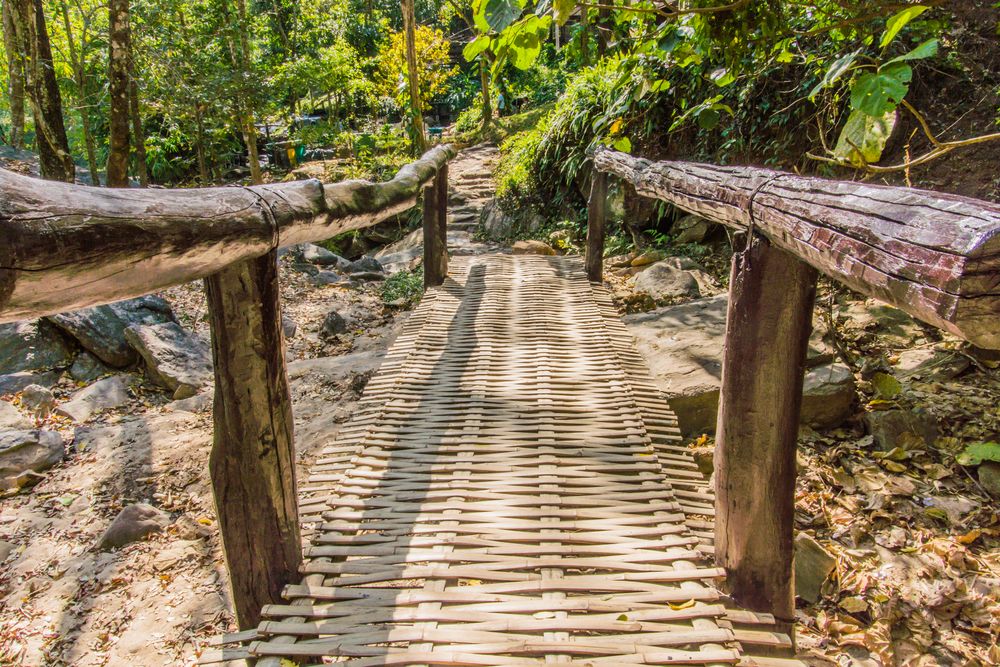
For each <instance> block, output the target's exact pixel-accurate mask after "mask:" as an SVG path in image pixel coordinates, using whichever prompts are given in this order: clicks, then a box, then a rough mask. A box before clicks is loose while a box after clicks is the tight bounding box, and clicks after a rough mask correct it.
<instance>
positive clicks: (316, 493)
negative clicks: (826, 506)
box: [0, 147, 1000, 667]
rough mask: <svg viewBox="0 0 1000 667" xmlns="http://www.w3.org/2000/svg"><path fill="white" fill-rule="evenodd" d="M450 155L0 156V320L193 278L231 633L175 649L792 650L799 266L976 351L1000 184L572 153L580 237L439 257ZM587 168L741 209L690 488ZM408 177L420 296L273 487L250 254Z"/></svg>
mask: <svg viewBox="0 0 1000 667" xmlns="http://www.w3.org/2000/svg"><path fill="white" fill-rule="evenodd" d="M453 154H454V151H453V150H452V149H451V148H450V147H438V148H436V149H434V150H433V151H431V152H430V153H428V154H427V155H425V156H424V157H422V158H421V159H420V160H418V161H417V162H415V163H414V164H412V165H409V166H408V167H405V168H404V169H403V170H402V171H401V172H400V173H399V174H398V175H397V177H396V178H395V179H393V180H392V181H389V182H388V183H384V184H372V183H366V182H359V181H351V182H346V183H340V184H333V185H324V184H321V183H319V182H316V181H304V182H298V183H288V184H280V185H272V186H255V187H251V188H217V189H207V190H195V191H176V192H175V191H121V190H119V191H113V190H98V189H93V188H84V187H76V186H71V185H66V184H56V183H45V182H41V181H36V180H33V179H30V178H26V177H22V176H18V175H15V174H10V173H7V172H0V188H2V189H3V191H4V194H5V199H4V201H3V202H2V203H0V240H2V241H3V242H2V243H0V321H12V320H16V319H20V318H24V317H29V316H38V315H43V314H48V313H53V312H60V311H65V310H70V309H73V308H79V307H84V306H88V305H94V304H97V303H105V302H110V301H114V300H117V299H123V298H128V297H133V296H138V295H141V294H145V293H149V292H152V291H155V290H158V289H162V288H164V287H166V286H169V285H173V284H178V283H181V282H185V281H189V280H192V279H196V278H205V279H206V287H207V293H208V300H209V307H210V317H211V324H212V338H213V341H212V343H213V354H214V358H215V373H216V394H215V396H216V399H215V400H216V404H215V411H214V419H215V440H214V445H213V450H212V454H211V458H210V461H209V466H210V471H211V476H212V482H213V487H214V490H215V494H216V504H217V507H218V512H219V523H220V529H221V532H222V538H223V545H224V549H225V553H226V559H227V563H228V566H229V571H230V577H231V581H232V586H233V599H234V604H235V607H236V613H237V618H238V620H239V622H240V626H241V628H242V630H241V632H239V633H234V634H230V635H226V636H223V637H221V638H219V640H218V642H217V644H216V646H214V647H213V648H211V649H209V650H207V651H205V652H204V654H203V655H202V656H201V660H202V662H203V663H205V664H210V663H213V662H216V663H217V662H223V661H228V660H241V659H245V660H247V661H249V662H252V663H255V664H257V665H261V666H267V667H278V666H279V665H283V664H284V665H287V664H288V663H287V662H285V661H286V660H292V661H293V664H330V663H331V662H334V663H336V664H344V665H354V666H357V667H362V666H369V665H408V666H410V667H416V666H419V665H541V664H549V663H560V664H563V663H565V664H575V665H593V666H595V667H596V666H597V665H608V666H616V667H631V666H633V665H668V664H697V665H725V664H741V665H763V666H768V665H770V666H773V667H783V666H791V665H796V664H799V663H798V662H797V661H796V660H795V659H794V640H793V636H792V632H791V628H792V620H793V613H794V599H793V593H792V591H793V587H792V576H791V565H792V536H793V525H792V518H793V513H794V479H795V446H796V444H795V443H796V433H797V424H798V412H799V405H800V400H801V389H802V377H803V367H804V361H805V354H806V342H807V339H808V335H809V331H810V328H811V316H812V307H813V299H814V295H815V283H816V279H817V275H818V271H822V272H824V273H825V274H827V275H828V276H830V277H832V278H833V279H836V280H839V281H841V282H843V283H845V284H847V285H849V286H850V287H852V288H854V289H857V290H860V291H862V292H865V293H867V294H869V295H872V296H875V297H876V298H879V299H882V300H884V301H887V302H888V303H891V304H893V305H895V306H897V307H899V308H902V309H903V310H905V311H907V312H909V313H910V314H912V315H914V316H915V317H918V318H920V319H922V320H924V321H925V322H928V323H930V324H933V325H935V326H938V327H941V328H943V329H946V330H948V331H951V332H953V333H955V334H957V335H959V336H962V337H964V338H966V339H967V340H970V341H972V342H973V343H975V344H977V345H980V346H982V347H988V348H993V349H996V348H1000V329H998V328H997V327H996V326H995V324H996V322H997V321H998V320H997V317H998V315H1000V271H998V268H1000V206H997V205H995V204H991V203H987V202H981V201H976V200H972V199H966V198H961V197H955V196H951V195H943V194H939V193H933V192H926V191H919V190H911V189H902V188H889V187H880V186H872V185H864V184H857V183H846V182H837V181H828V180H822V179H817V178H809V177H802V176H797V175H793V174H785V173H781V172H773V171H768V170H762V169H755V168H748V167H714V166H710V165H693V164H689V163H668V162H664V163H649V162H647V161H644V160H640V159H637V158H633V157H630V156H628V155H624V154H621V153H616V152H613V151H601V152H599V153H598V154H597V155H595V157H594V165H595V170H594V173H593V175H592V178H591V181H592V191H591V202H590V212H589V230H588V248H587V254H586V258H585V261H581V259H579V258H573V257H539V256H511V255H502V254H494V255H484V256H479V257H463V258H457V259H455V260H453V261H451V262H449V260H448V254H447V247H446V238H447V237H446V234H445V230H446V225H447V199H448V188H447V162H448V160H449V159H450V158H451V157H452V156H453ZM609 174H610V175H613V176H615V177H617V178H620V179H622V180H623V181H624V182H627V183H629V184H631V185H632V186H633V187H635V188H636V191H637V192H638V193H639V194H641V195H645V196H650V197H656V198H659V199H662V200H664V201H669V202H671V203H673V204H675V205H677V206H679V207H681V208H684V209H686V210H689V211H693V212H696V213H698V214H700V215H703V216H705V217H707V218H709V219H710V220H714V221H716V222H720V223H722V224H726V225H728V226H730V227H732V228H733V229H735V230H737V231H739V232H741V233H742V237H743V240H742V244H743V246H744V247H743V249H742V250H741V251H740V252H737V254H736V255H734V260H733V274H732V277H731V283H730V304H729V313H728V321H727V342H726V349H725V354H724V361H723V377H722V379H723V386H722V393H721V402H720V414H719V424H718V436H717V452H716V476H715V489H712V488H710V487H709V485H708V484H707V482H706V480H705V479H704V478H703V477H702V476H701V474H700V472H699V471H698V469H697V466H696V465H695V464H694V462H693V461H692V459H691V456H690V453H689V451H688V449H687V448H686V447H684V446H683V445H682V444H681V441H680V437H679V431H678V429H677V427H676V420H675V418H674V416H673V414H672V413H671V411H670V409H669V406H668V405H667V402H666V401H665V399H664V397H663V395H662V394H661V393H660V392H659V390H658V389H657V388H656V386H655V385H654V383H653V382H652V380H651V378H650V376H649V373H648V370H647V369H646V367H645V365H644V362H643V360H642V359H641V358H640V357H639V355H638V353H637V352H636V351H635V349H634V347H633V345H632V341H631V338H630V336H629V335H628V334H627V332H626V330H625V328H624V326H623V325H622V323H621V321H620V320H619V317H618V313H617V311H616V310H615V308H614V306H613V304H612V302H611V299H610V295H609V293H608V292H607V291H606V290H605V288H604V287H603V286H602V284H601V277H602V255H603V243H604V224H605V217H606V213H605V201H606V193H607V187H608V180H609ZM418 202H422V206H423V212H424V253H425V254H424V266H425V286H426V288H427V291H426V294H425V297H424V299H423V300H422V302H421V304H420V306H419V307H418V308H417V309H416V311H415V312H414V313H413V315H412V316H411V317H410V319H409V320H408V321H407V324H406V326H405V329H404V331H403V333H402V334H401V335H400V336H399V338H398V339H397V340H396V342H395V344H394V345H393V347H392V348H391V349H390V351H389V352H388V354H387V356H386V358H385V360H384V361H383V364H382V367H381V369H380V370H379V372H378V373H377V375H376V376H375V377H374V378H373V379H372V380H371V381H370V382H369V384H368V387H367V389H366V390H365V393H364V396H363V398H362V401H361V404H360V407H359V409H358V410H357V411H356V413H355V414H354V416H353V418H352V420H351V421H350V422H349V424H348V425H347V426H346V427H345V428H344V429H343V430H342V431H341V433H340V435H339V436H338V439H337V440H336V441H334V442H332V443H331V444H330V445H329V446H328V447H327V449H326V450H325V451H324V452H323V455H322V457H321V458H320V460H319V461H318V462H317V464H316V466H315V468H314V470H313V471H312V473H311V476H310V477H309V479H307V480H305V481H304V483H303V484H302V485H301V486H299V485H297V484H296V479H295V470H294V443H293V440H292V430H291V423H292V419H291V404H290V399H289V393H288V386H287V380H286V377H285V368H284V354H283V340H282V337H281V327H280V304H279V302H278V290H277V269H276V250H277V248H279V247H281V246H286V245H291V244H294V243H300V242H303V241H318V240H322V239H325V238H329V237H330V236H332V235H334V234H336V233H340V232H342V231H345V230H349V229H357V228H361V227H364V226H368V225H371V224H374V223H375V222H378V221H379V220H382V219H384V218H386V217H388V216H390V215H394V214H396V213H399V212H400V211H403V210H406V209H407V208H410V207H412V206H414V205H416V204H417V203H418ZM42 248H45V249H46V252H45V253H42V252H40V249H42ZM334 400H335V399H334ZM300 522H301V523H300ZM302 523H305V524H307V525H309V526H315V529H314V530H313V531H312V533H311V534H310V535H309V536H308V539H307V546H306V547H305V549H304V551H303V549H302V546H301V545H302V531H301V525H302Z"/></svg>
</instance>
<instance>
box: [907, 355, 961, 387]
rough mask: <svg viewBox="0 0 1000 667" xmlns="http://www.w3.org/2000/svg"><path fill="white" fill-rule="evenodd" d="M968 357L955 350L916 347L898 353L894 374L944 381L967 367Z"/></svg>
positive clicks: (910, 377) (917, 378) (909, 377)
mask: <svg viewBox="0 0 1000 667" xmlns="http://www.w3.org/2000/svg"><path fill="white" fill-rule="evenodd" d="M969 364H970V362H969V358H968V357H967V356H965V355H964V354H960V353H959V352H956V351H955V350H933V349H927V348H918V349H915V350H904V351H902V352H900V353H899V361H897V362H896V367H895V374H896V375H898V376H899V377H900V378H902V379H904V380H907V379H914V380H925V381H926V380H936V381H938V382H944V381H946V380H951V379H952V378H954V377H956V376H958V375H960V374H961V373H963V372H964V371H965V370H966V369H967V368H968V367H969Z"/></svg>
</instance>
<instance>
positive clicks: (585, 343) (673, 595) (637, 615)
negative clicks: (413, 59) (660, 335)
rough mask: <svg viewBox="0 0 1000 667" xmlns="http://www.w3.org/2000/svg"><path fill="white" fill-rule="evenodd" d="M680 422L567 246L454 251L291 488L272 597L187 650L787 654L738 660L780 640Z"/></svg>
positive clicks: (507, 656)
mask: <svg viewBox="0 0 1000 667" xmlns="http://www.w3.org/2000/svg"><path fill="white" fill-rule="evenodd" d="M331 400H336V397H331ZM678 441H679V437H678V435H677V429H676V427H675V418H674V417H673V415H672V414H671V412H670V411H669V408H668V407H667V405H666V402H665V401H664V399H663V397H662V396H661V395H660V394H659V393H658V391H657V390H656V388H655V387H654V386H653V384H652V383H651V381H650V378H649V375H648V371H647V370H646V369H645V367H644V365H643V362H642V360H641V358H640V357H639V356H638V355H637V353H636V352H635V351H634V349H633V346H632V343H631V338H630V337H629V336H628V334H627V332H626V331H625V329H624V327H623V325H622V324H621V322H620V320H619V319H618V315H617V313H616V312H615V310H614V308H613V306H612V304H611V300H610V298H609V295H608V294H607V292H606V291H605V290H604V289H603V288H601V287H599V286H596V285H592V284H591V283H589V282H588V281H587V280H586V278H585V276H584V273H583V268H582V265H581V264H580V262H579V261H578V260H574V259H569V258H555V257H536V256H509V255H490V256H483V257H475V258H459V259H456V260H454V261H453V263H452V268H451V272H450V276H449V279H448V280H447V281H446V283H445V285H443V286H442V287H440V288H437V289H434V290H431V291H430V292H428V293H427V295H426V297H425V298H424V300H423V302H422V303H421V305H420V306H419V308H418V309H417V310H416V311H415V312H414V314H413V315H412V316H411V318H410V320H409V322H408V323H407V325H406V328H405V330H404V332H403V334H402V335H401V336H400V337H399V339H398V340H397V341H396V343H395V345H394V346H393V347H392V349H391V350H390V351H389V353H388V354H387V356H386V359H385V361H384V363H383V365H382V368H381V369H380V371H379V373H378V374H377V375H376V376H375V377H374V378H373V379H372V380H371V382H370V383H369V386H368V388H367V389H366V392H365V396H364V398H363V400H362V404H361V409H360V410H359V411H358V413H357V414H356V415H355V417H354V419H353V420H352V422H351V423H350V424H348V425H347V426H345V428H344V429H343V432H342V434H341V436H340V438H339V439H338V441H337V442H335V443H333V444H332V445H331V446H330V447H329V448H328V449H327V450H326V451H325V454H324V458H323V459H322V460H320V461H319V463H318V465H317V466H316V468H315V470H314V474H313V475H312V477H311V478H310V479H309V481H308V483H307V484H306V486H305V498H304V500H303V502H302V507H301V510H302V513H303V519H304V520H305V521H313V522H317V530H316V532H315V534H314V536H313V539H312V542H311V546H309V547H308V548H307V550H306V563H305V566H304V568H303V569H304V572H303V578H302V581H301V583H299V584H297V585H292V586H289V587H288V588H287V590H286V591H285V597H286V598H287V600H288V604H284V605H271V606H269V607H267V608H265V610H264V614H265V616H266V618H267V619H268V620H266V621H264V622H263V623H261V625H260V626H259V627H258V628H257V629H256V630H253V631H249V632H245V633H239V634H237V635H230V636H227V637H226V638H224V639H225V642H228V643H230V644H238V646H237V648H226V649H222V650H215V651H212V652H211V653H210V654H206V655H205V656H203V661H204V662H212V661H218V660H222V659H228V658H236V657H241V656H246V655H250V656H257V657H258V658H261V659H260V660H259V662H258V664H259V665H278V664H279V660H278V658H282V657H284V658H289V659H292V660H295V661H296V662H301V663H303V664H310V663H313V664H326V663H329V662H331V661H337V662H338V664H345V665H356V666H358V667H361V666H363V665H364V666H367V665H411V666H414V665H539V664H548V663H569V664H577V665H594V666H597V665H614V666H617V667H627V666H629V665H658V664H675V663H682V664H725V663H737V662H742V663H744V664H754V663H756V664H764V663H775V662H777V663H786V662H791V661H785V660H779V659H773V658H772V659H760V660H758V659H752V658H748V657H747V655H748V654H755V653H767V654H770V655H774V654H775V651H778V652H779V653H780V651H781V649H783V648H784V649H787V648H788V647H789V646H790V643H789V641H788V638H787V636H785V635H783V634H780V633H777V632H774V631H773V630H774V628H773V627H772V619H769V618H767V617H764V616H762V615H755V614H751V613H748V612H744V611H740V610H735V609H730V608H728V607H727V605H726V604H724V602H725V599H724V598H723V597H722V596H721V595H720V593H719V592H718V591H717V589H716V588H715V587H714V586H713V583H712V582H713V580H716V579H718V578H719V577H721V575H722V572H721V571H720V570H719V569H717V568H715V567H713V566H712V564H711V563H710V560H709V555H710V553H711V519H710V515H711V513H712V497H711V493H710V491H709V490H708V488H707V486H706V484H705V481H704V479H703V478H702V476H701V474H700V473H699V471H698V469H697V467H696V466H695V464H694V463H693V461H692V460H691V458H690V456H689V454H688V452H687V450H686V449H685V448H684V447H681V446H679V443H678ZM285 664H287V663H285Z"/></svg>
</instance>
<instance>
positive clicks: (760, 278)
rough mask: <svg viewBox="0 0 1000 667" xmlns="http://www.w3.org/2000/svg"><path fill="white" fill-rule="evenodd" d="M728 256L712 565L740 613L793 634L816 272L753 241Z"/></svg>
mask: <svg viewBox="0 0 1000 667" xmlns="http://www.w3.org/2000/svg"><path fill="white" fill-rule="evenodd" d="M748 243H749V244H750V247H749V250H748V251H747V252H743V253H737V254H735V255H733V268H732V277H731V278H730V285H729V310H728V314H727V317H726V343H725V349H724V352H723V357H722V390H721V393H720V398H719V421H718V429H717V436H716V449H715V487H716V489H715V492H716V500H715V512H716V519H715V557H716V562H718V564H719V565H720V566H721V567H724V568H726V577H727V578H726V584H727V586H728V587H729V590H730V592H731V593H732V596H733V598H734V599H735V600H736V601H737V603H738V604H740V605H741V606H744V607H747V608H749V609H751V610H753V611H760V612H767V613H770V614H774V616H775V617H776V618H777V619H778V620H779V621H782V622H785V623H788V624H789V625H791V623H792V622H793V620H794V619H793V615H794V612H795V604H794V592H793V585H792V537H793V535H792V533H793V519H794V515H795V446H796V438H797V437H798V430H799V408H800V406H801V403H802V380H803V375H804V373H805V361H806V350H807V348H808V344H809V332H810V330H811V328H812V309H813V300H814V297H815V295H816V276H817V272H816V269H814V268H812V267H811V266H809V265H807V264H805V263H803V262H801V261H799V260H798V259H796V258H795V257H794V256H793V255H790V254H789V253H787V252H785V251H784V250H780V249H778V248H775V247H773V246H772V245H771V244H770V243H769V242H768V241H767V239H764V238H762V237H758V236H752V237H751V238H750V239H749V240H748Z"/></svg>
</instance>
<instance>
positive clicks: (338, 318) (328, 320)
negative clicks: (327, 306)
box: [320, 310, 347, 336]
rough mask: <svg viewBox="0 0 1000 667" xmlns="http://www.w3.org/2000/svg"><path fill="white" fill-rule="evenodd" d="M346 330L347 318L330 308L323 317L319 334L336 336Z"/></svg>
mask: <svg viewBox="0 0 1000 667" xmlns="http://www.w3.org/2000/svg"><path fill="white" fill-rule="evenodd" d="M346 332H347V320H345V319H344V317H343V315H341V314H340V313H338V312H337V311H335V310H331V311H330V312H329V313H327V314H326V317H325V318H323V326H322V327H320V335H321V336H336V335H338V334H342V333H346Z"/></svg>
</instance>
